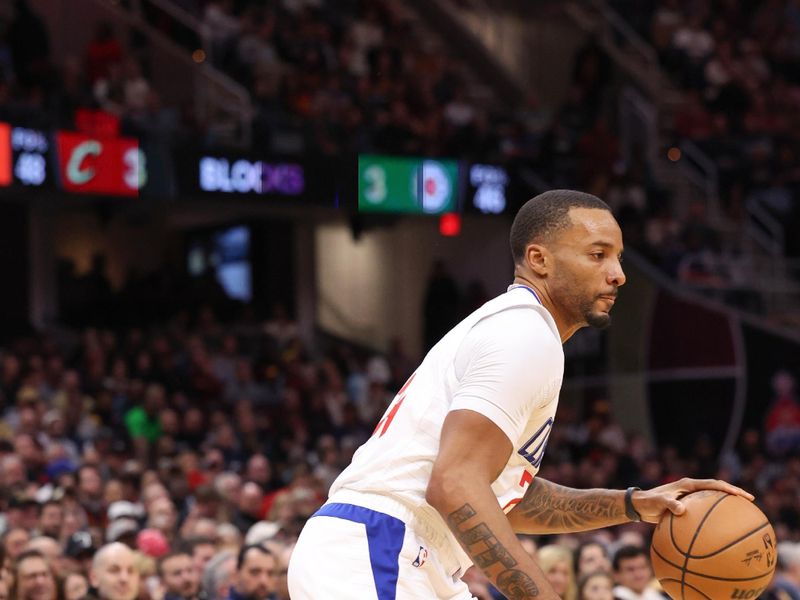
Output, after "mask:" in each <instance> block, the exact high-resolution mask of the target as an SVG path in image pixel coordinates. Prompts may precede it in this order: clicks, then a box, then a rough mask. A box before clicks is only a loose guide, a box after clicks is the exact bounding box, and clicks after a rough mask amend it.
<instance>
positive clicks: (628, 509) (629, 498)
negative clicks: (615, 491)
mask: <svg viewBox="0 0 800 600" xmlns="http://www.w3.org/2000/svg"><path fill="white" fill-rule="evenodd" d="M641 489H642V488H638V487H633V486H631V487H629V488H628V489H627V490H626V491H625V516H626V517H628V518H629V519H630V520H631V521H633V522H635V523H638V522H639V521H641V520H642V515H640V514H639V513H638V512H637V511H636V509H635V508H634V507H633V492H638V491H641Z"/></svg>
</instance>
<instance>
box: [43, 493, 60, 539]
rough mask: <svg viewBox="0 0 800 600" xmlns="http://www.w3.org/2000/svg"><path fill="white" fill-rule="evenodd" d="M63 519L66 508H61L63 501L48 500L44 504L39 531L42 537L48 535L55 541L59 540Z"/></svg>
mask: <svg viewBox="0 0 800 600" xmlns="http://www.w3.org/2000/svg"><path fill="white" fill-rule="evenodd" d="M63 519H64V508H63V507H62V506H61V501H59V500H48V501H47V502H45V503H44V504H42V508H41V512H40V514H39V526H38V528H37V531H38V532H39V533H40V534H41V535H47V536H50V537H51V538H53V539H58V536H59V534H60V532H61V522H62V520H63Z"/></svg>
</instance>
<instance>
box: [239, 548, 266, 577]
mask: <svg viewBox="0 0 800 600" xmlns="http://www.w3.org/2000/svg"><path fill="white" fill-rule="evenodd" d="M251 550H255V551H257V552H261V554H266V555H267V556H273V554H272V552H270V551H269V550H267V549H266V548H265V547H264V546H262V545H261V544H245V545H244V546H242V548H241V550H239V555H238V556H237V557H236V570H237V571H240V570H241V569H242V565H244V561H245V560H246V559H247V553H248V552H250V551H251Z"/></svg>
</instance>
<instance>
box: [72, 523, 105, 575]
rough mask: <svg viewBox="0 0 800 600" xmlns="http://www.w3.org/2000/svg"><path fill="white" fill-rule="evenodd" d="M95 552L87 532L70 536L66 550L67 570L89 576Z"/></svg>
mask: <svg viewBox="0 0 800 600" xmlns="http://www.w3.org/2000/svg"><path fill="white" fill-rule="evenodd" d="M106 535H107V534H106ZM95 551H96V548H95V545H94V540H93V539H92V536H91V534H89V533H88V532H86V531H76V532H75V533H73V534H72V535H70V536H69V538H68V539H67V543H66V546H65V548H64V559H65V564H66V567H65V568H66V570H67V571H71V572H75V573H81V574H82V575H88V574H89V570H90V569H91V565H92V559H93V558H94V554H95Z"/></svg>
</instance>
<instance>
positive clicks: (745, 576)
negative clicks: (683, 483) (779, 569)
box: [650, 490, 777, 600]
mask: <svg viewBox="0 0 800 600" xmlns="http://www.w3.org/2000/svg"><path fill="white" fill-rule="evenodd" d="M681 502H683V503H684V504H685V505H686V512H685V513H683V514H682V515H681V516H679V517H676V516H675V515H673V514H672V513H670V512H666V513H664V516H663V517H661V520H660V521H659V523H658V525H657V526H656V529H655V532H654V534H653V543H652V544H651V545H650V557H651V559H652V561H653V570H654V571H655V574H656V577H657V578H658V580H659V581H660V582H661V585H662V586H663V587H664V591H665V592H667V594H669V596H670V597H671V598H675V599H676V600H719V599H720V598H730V599H731V600H748V599H753V600H754V599H755V598H758V597H759V595H760V594H761V592H762V591H763V590H764V588H766V587H767V585H768V584H769V582H770V580H771V579H772V575H773V574H774V573H775V563H776V560H777V550H776V543H777V542H776V540H775V532H774V531H773V529H772V525H770V523H769V521H768V520H767V517H766V516H764V513H762V512H761V511H760V510H759V509H758V507H756V505H755V504H753V503H752V502H749V501H748V500H745V499H744V498H741V497H739V496H731V495H729V494H726V493H724V492H717V491H711V490H704V491H702V492H695V493H694V494H689V495H688V496H686V497H684V498H682V499H681Z"/></svg>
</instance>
